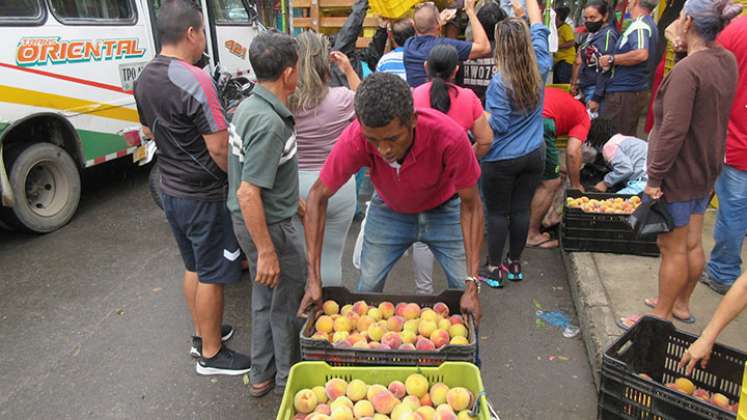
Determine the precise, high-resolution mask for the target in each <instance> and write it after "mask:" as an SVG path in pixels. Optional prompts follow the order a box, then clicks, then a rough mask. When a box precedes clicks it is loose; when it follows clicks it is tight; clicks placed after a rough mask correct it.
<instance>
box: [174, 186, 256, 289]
mask: <svg viewBox="0 0 747 420" xmlns="http://www.w3.org/2000/svg"><path fill="white" fill-rule="evenodd" d="M161 200H162V202H163V210H164V212H165V213H166V220H168V222H169V225H170V226H171V231H172V232H173V233H174V239H176V244H177V246H178V247H179V253H180V254H181V255H182V260H183V261H184V268H185V269H186V270H187V271H192V272H196V273H197V277H198V279H199V281H200V283H218V284H229V283H236V282H238V281H239V280H240V279H241V258H240V257H241V250H240V249H239V244H238V242H237V241H236V236H235V235H234V233H233V223H232V222H231V215H230V213H229V211H228V208H226V202H225V200H219V201H205V200H194V199H190V198H181V197H172V196H170V195H168V194H164V193H161Z"/></svg>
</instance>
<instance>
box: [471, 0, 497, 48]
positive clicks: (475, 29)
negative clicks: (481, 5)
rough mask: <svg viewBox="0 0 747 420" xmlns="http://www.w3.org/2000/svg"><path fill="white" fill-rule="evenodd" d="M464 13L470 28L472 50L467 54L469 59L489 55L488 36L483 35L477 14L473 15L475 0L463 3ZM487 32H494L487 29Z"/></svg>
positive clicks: (483, 31)
mask: <svg viewBox="0 0 747 420" xmlns="http://www.w3.org/2000/svg"><path fill="white" fill-rule="evenodd" d="M464 12H465V13H466V14H467V17H468V18H469V23H470V25H471V26H472V49H471V50H470V52H469V58H480V57H482V56H484V55H486V54H489V53H490V40H489V39H488V34H487V33H485V28H483V27H482V24H481V23H480V20H479V19H477V13H475V0H465V1H464ZM488 30H491V31H492V30H494V29H493V28H489V29H488Z"/></svg>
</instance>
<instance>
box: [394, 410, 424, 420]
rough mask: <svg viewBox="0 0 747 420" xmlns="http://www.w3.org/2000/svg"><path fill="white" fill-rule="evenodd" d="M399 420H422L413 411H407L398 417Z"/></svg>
mask: <svg viewBox="0 0 747 420" xmlns="http://www.w3.org/2000/svg"><path fill="white" fill-rule="evenodd" d="M399 420H423V417H421V416H420V414H418V413H416V412H414V411H408V412H405V413H404V414H402V415H401V416H399Z"/></svg>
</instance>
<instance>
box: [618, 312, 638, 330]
mask: <svg viewBox="0 0 747 420" xmlns="http://www.w3.org/2000/svg"><path fill="white" fill-rule="evenodd" d="M640 319H641V315H628V316H625V317H622V318H617V319H616V320H615V324H617V326H618V327H620V329H621V330H623V331H628V330H629V329H631V328H633V325H635V324H636V322H638V321H639V320H640Z"/></svg>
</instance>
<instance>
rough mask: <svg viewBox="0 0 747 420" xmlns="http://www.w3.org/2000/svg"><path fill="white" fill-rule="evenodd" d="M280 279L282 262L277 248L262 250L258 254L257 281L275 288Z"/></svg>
mask: <svg viewBox="0 0 747 420" xmlns="http://www.w3.org/2000/svg"><path fill="white" fill-rule="evenodd" d="M279 279H280V263H279V262H278V255H277V254H276V253H275V250H274V249H273V250H271V251H265V252H260V253H259V254H258V255H257V276H256V278H255V281H256V282H257V283H259V284H261V285H263V286H267V287H269V288H271V289H274V288H275V286H277V285H278V280H279Z"/></svg>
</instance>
